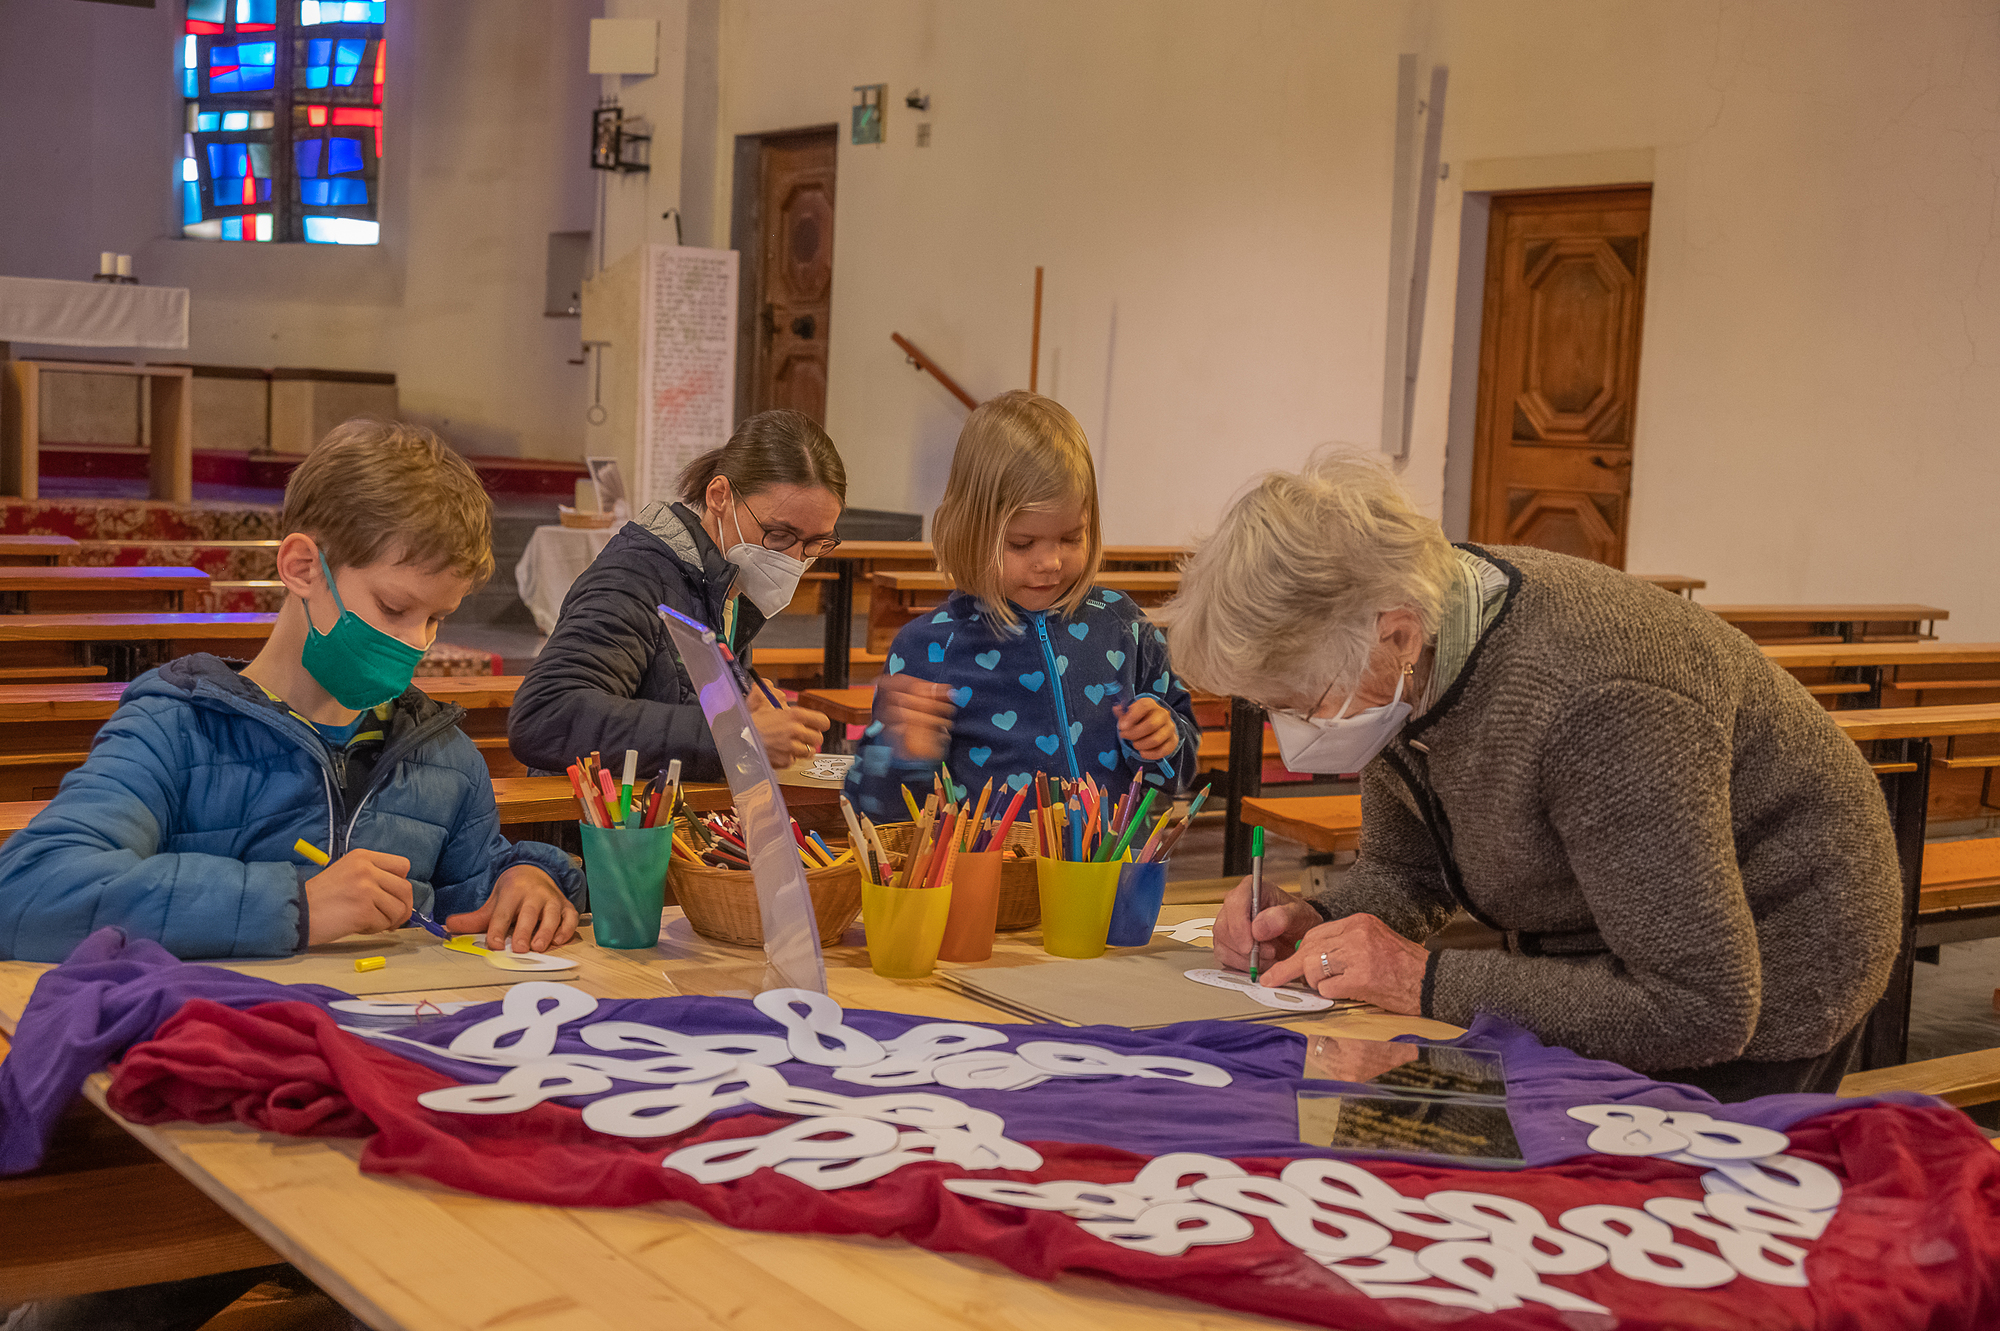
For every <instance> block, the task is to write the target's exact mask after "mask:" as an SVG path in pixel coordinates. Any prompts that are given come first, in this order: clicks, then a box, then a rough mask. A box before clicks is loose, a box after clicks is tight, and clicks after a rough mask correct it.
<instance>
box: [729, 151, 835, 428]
mask: <svg viewBox="0 0 2000 1331" xmlns="http://www.w3.org/2000/svg"><path fill="white" fill-rule="evenodd" d="M834 143H835V132H834V131H833V130H831V129H828V130H807V131H803V132H801V133H797V134H769V135H765V136H764V138H763V140H762V142H761V144H760V145H759V150H758V201H757V202H758V207H757V223H758V225H757V231H758V235H757V238H756V244H757V287H758V290H757V293H756V303H755V307H754V308H755V311H756V315H755V317H756V319H757V328H756V332H755V335H754V337H753V339H752V345H753V348H754V349H753V352H752V355H753V357H754V362H753V367H752V370H751V378H750V403H749V406H750V410H751V411H753V412H756V411H768V410H770V409H772V408H773V407H790V408H791V409H793V410H794V411H802V412H804V413H805V414H806V415H808V416H810V417H812V418H813V419H814V420H816V421H818V422H819V423H820V424H821V425H824V424H826V347H827V333H828V331H829V324H830V322H831V320H830V318H829V316H830V315H831V314H832V312H833V171H834Z"/></svg>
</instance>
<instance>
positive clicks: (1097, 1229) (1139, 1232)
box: [1077, 1202, 1256, 1257]
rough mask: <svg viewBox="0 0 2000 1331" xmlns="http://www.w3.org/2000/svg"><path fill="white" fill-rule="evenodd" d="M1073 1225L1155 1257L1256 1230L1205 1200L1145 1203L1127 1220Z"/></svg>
mask: <svg viewBox="0 0 2000 1331" xmlns="http://www.w3.org/2000/svg"><path fill="white" fill-rule="evenodd" d="M1190 1221H1192V1222H1193V1223H1192V1224H1191V1225H1189V1222H1190ZM1077 1225H1078V1227H1079V1228H1081V1229H1083V1230H1085V1231H1087V1232H1089V1233H1091V1234H1094V1235H1096V1236H1097V1237H1098V1238H1100V1239H1103V1240H1104V1241H1105V1242H1107V1243H1115V1244H1117V1245H1118V1246H1119V1247H1121V1248H1130V1249H1132V1250H1133V1251H1135V1252H1150V1253H1153V1254H1154V1255H1156V1256H1159V1257H1178V1256H1180V1255H1181V1254H1182V1253H1184V1252H1186V1251H1187V1250H1188V1249H1189V1248H1192V1247H1195V1246H1196V1245H1197V1244H1207V1243H1241V1242H1242V1241H1243V1240H1244V1239H1247V1238H1249V1237H1250V1236H1251V1235H1252V1234H1254V1233H1256V1230H1255V1229H1254V1228H1252V1226H1251V1224H1250V1222H1249V1221H1248V1220H1245V1219H1244V1218H1243V1217H1242V1216H1240V1215H1238V1214H1236V1212H1234V1211H1231V1210H1229V1209H1228V1208H1226V1207H1221V1206H1210V1205H1208V1204H1206V1203H1205V1202H1167V1203H1165V1204H1164V1205H1160V1206H1149V1207H1147V1208H1146V1209H1145V1210H1144V1211H1141V1212H1140V1213H1139V1215H1138V1216H1137V1217H1135V1218H1134V1219H1131V1220H1080V1221H1078V1222H1077ZM1183 1225H1188V1226H1189V1227H1188V1228H1185V1229H1184V1228H1182V1226H1183Z"/></svg>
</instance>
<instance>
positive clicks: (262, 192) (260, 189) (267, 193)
mask: <svg viewBox="0 0 2000 1331" xmlns="http://www.w3.org/2000/svg"><path fill="white" fill-rule="evenodd" d="M270 201H271V182H270V181H268V180H260V181H258V182H257V202H259V203H269V202H270Z"/></svg>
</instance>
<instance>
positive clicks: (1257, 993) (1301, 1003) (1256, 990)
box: [1187, 970, 1333, 1012]
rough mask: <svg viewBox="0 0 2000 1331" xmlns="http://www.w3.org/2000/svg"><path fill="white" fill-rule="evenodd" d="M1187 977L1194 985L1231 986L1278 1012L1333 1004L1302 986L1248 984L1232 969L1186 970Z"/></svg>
mask: <svg viewBox="0 0 2000 1331" xmlns="http://www.w3.org/2000/svg"><path fill="white" fill-rule="evenodd" d="M1187 977H1188V978H1189V979H1190V980H1193V981H1194V982H1195V983H1196V984H1205V985H1208V986H1210V987H1211V988H1215V989H1234V990H1235V991H1236V992H1237V993H1239V994H1242V995H1243V996H1244V997H1245V998H1249V999H1251V1000H1253V1001H1255V1002H1258V1003H1262V1004H1263V1005H1264V1006H1265V1007H1268V1008H1276V1009H1277V1010H1278V1011H1280V1012H1324V1011H1326V1010H1327V1009H1328V1008H1330V1007H1332V1006H1333V1000H1332V999H1331V998H1321V997H1320V996H1319V995H1318V994H1309V993H1307V992H1305V991H1304V990H1303V989H1267V988H1265V987H1264V986H1263V985H1261V984H1252V983H1250V981H1249V980H1248V979H1246V978H1244V977H1242V976H1239V975H1237V974H1236V973H1235V972H1233V971H1218V970H1198V971H1188V972H1187Z"/></svg>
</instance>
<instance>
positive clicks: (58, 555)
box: [0, 536, 80, 568]
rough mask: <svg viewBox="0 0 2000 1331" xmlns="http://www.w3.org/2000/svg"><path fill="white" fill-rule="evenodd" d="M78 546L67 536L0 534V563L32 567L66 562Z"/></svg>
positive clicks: (75, 541)
mask: <svg viewBox="0 0 2000 1331" xmlns="http://www.w3.org/2000/svg"><path fill="white" fill-rule="evenodd" d="M79 546H80V542H78V541H77V540H76V539H75V538H74V537H69V536H0V565H7V566H13V567H27V568H34V567H46V566H48V565H51V564H62V563H67V562H68V561H69V560H70V559H72V558H74V557H75V555H76V552H77V550H78V548H79Z"/></svg>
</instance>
